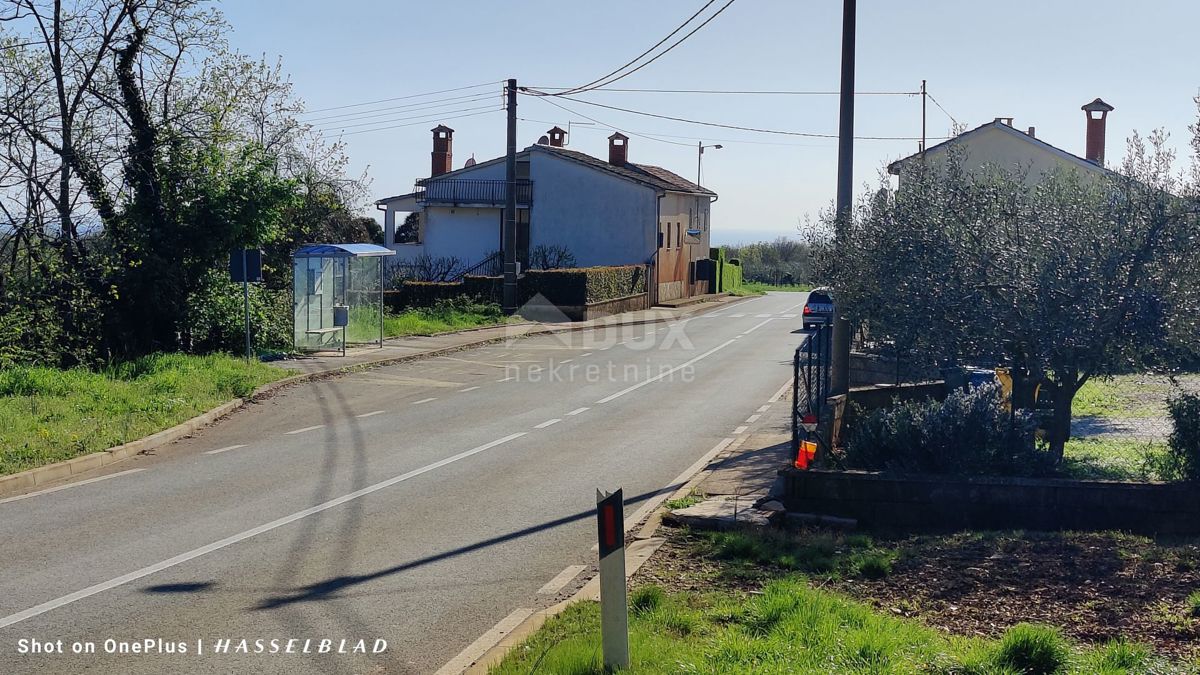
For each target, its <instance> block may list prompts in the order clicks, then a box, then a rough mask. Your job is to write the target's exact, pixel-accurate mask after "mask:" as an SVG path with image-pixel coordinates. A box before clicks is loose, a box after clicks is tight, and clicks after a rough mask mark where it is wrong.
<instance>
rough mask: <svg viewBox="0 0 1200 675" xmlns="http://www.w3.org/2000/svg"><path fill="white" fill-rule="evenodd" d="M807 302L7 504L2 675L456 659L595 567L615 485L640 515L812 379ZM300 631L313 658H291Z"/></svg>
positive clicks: (313, 393)
mask: <svg viewBox="0 0 1200 675" xmlns="http://www.w3.org/2000/svg"><path fill="white" fill-rule="evenodd" d="M803 300H804V296H803V295H801V294H788V293H784V294H772V295H769V296H766V297H761V298H756V299H752V300H748V301H744V302H740V303H735V304H733V305H730V306H728V307H725V308H723V309H721V310H720V311H717V312H713V313H709V314H704V315H700V316H697V317H694V318H691V319H689V320H687V321H684V322H679V323H676V324H669V325H664V324H657V325H648V326H639V327H626V328H624V329H623V330H621V331H616V330H614V329H609V330H608V331H607V332H600V331H586V332H577V333H568V334H563V335H554V336H540V337H536V338H529V339H523V340H515V341H513V342H512V343H510V344H506V345H496V346H492V347H487V348H479V349H474V350H469V351H463V352H460V353H457V354H453V355H450V356H446V357H440V358H435V359H429V360H426V361H420V362H416V363H409V364H403V365H398V366H393V367H386V368H379V369H375V370H371V371H367V372H362V373H358V374H354V375H348V376H343V377H339V378H335V379H330V380H326V381H322V382H318V383H315V384H309V385H303V386H298V387H295V388H292V389H289V390H287V391H285V392H283V393H281V394H279V395H276V396H274V397H272V398H271V399H269V400H268V401H265V402H262V403H259V404H254V405H251V406H248V407H247V408H245V409H243V410H242V411H240V412H238V413H235V414H234V415H232V416H231V417H230V418H228V419H226V420H225V421H223V422H222V423H220V424H218V425H216V426H214V427H212V428H209V429H207V430H205V431H204V432H203V433H201V434H199V435H198V436H196V437H193V438H190V439H186V440H184V441H180V442H178V443H175V444H174V445H172V446H169V447H168V448H164V449H162V450H160V451H159V452H158V453H156V454H155V455H154V456H151V457H140V458H138V459H136V460H131V461H128V462H122V463H119V464H117V465H116V466H114V467H111V468H110V469H109V470H108V471H106V472H103V473H97V474H94V475H93V476H84V478H89V479H90V478H102V480H95V481H94V482H85V483H81V484H77V485H72V486H70V487H67V488H65V489H59V490H57V491H43V492H38V493H33V494H31V495H27V496H21V497H17V498H9V499H2V500H0V542H2V544H0V673H26V672H29V673H33V672H37V673H57V672H63V673H67V672H69V673H79V672H98V673H108V672H121V673H164V672H187V673H192V672H196V673H208V672H214V673H216V672H222V673H223V672H234V671H238V672H241V671H247V670H254V671H256V672H279V673H283V672H289V673H290V672H329V673H335V672H336V673H340V672H416V673H427V672H432V671H434V670H436V669H437V668H438V667H439V666H441V665H442V664H443V663H445V662H446V661H447V660H448V659H450V658H452V657H453V656H454V655H455V654H457V653H458V652H459V651H460V650H461V649H463V648H464V647H465V646H467V645H468V644H470V643H471V642H472V641H473V640H475V639H476V638H477V637H479V635H480V634H482V633H483V632H484V631H486V630H488V629H489V628H491V627H492V626H493V625H494V624H495V623H496V622H497V621H499V620H501V619H502V618H504V617H505V616H507V615H509V614H510V612H512V611H513V609H514V608H517V607H533V606H538V605H539V603H541V604H546V603H548V602H549V601H550V600H551V599H553V597H554V592H555V591H556V590H558V587H559V586H562V585H563V584H569V583H570V581H571V579H570V577H571V574H570V572H569V571H567V572H564V568H568V567H571V566H574V567H572V569H576V570H577V569H579V568H580V567H582V566H586V565H588V564H590V563H593V562H594V559H595V553H594V552H593V550H592V548H591V547H592V544H593V543H594V540H595V524H594V520H593V517H594V516H593V512H594V507H595V490H596V488H605V489H613V488H616V487H623V488H624V491H625V496H626V500H627V505H626V513H627V516H628V515H629V514H632V513H633V512H634V511H636V510H637V509H638V507H639V506H640V505H641V504H643V503H645V501H646V500H647V499H648V498H649V497H651V496H652V495H654V494H655V493H656V492H658V491H660V490H662V489H663V488H664V486H667V485H669V484H670V483H671V482H672V481H674V480H675V479H676V478H677V477H678V476H679V474H680V473H681V472H683V471H684V470H685V469H687V468H688V467H689V466H691V465H692V464H694V463H695V462H696V460H697V459H698V458H700V457H701V456H702V455H704V454H705V453H706V452H707V451H709V450H710V449H711V448H713V447H714V446H715V445H716V444H718V443H719V442H721V440H722V439H724V438H728V437H730V436H731V435H733V434H735V433H741V432H744V431H745V428H744V427H746V426H747V420H748V419H751V418H752V417H753V415H754V414H755V413H756V411H758V410H759V409H760V407H762V406H763V405H764V404H765V403H766V402H767V401H768V399H770V398H771V396H772V395H773V394H774V393H775V392H776V391H777V390H779V389H780V387H781V386H782V385H784V384H785V383H786V382H787V380H788V378H789V377H790V375H791V366H790V355H791V352H792V350H793V349H794V348H795V346H796V344H797V343H798V342H799V335H798V333H796V331H798V329H799V327H800V322H799V320H798V319H797V316H798V313H799V311H800V303H802V302H803ZM751 424H752V423H751ZM556 577H557V581H555V582H554V583H549V584H548V582H551V580H552V579H555V578H556ZM568 588H569V585H568ZM539 590H542V591H544V592H542V593H539ZM147 639H149V640H152V641H154V642H153V643H152V644H150V645H149V651H150V653H133V652H132V650H133V647H132V646H130V645H132V644H136V645H139V646H141V647H143V648H145V647H146V646H147V645H146V643H144V642H143V641H144V640H147ZM289 639H294V640H297V642H294V643H292V645H291V647H292V649H293V650H296V651H301V650H303V648H304V646H305V644H304V641H305V640H311V642H309V643H308V649H309V650H310V653H308V654H303V653H299V654H290V655H289V654H282V653H275V654H272V653H270V652H271V651H272V644H271V642H270V641H271V640H277V641H278V642H277V643H276V644H277V648H278V649H279V650H281V651H282V650H285V649H286V648H287V646H288V643H287V641H288V640H289ZM29 640H37V641H39V642H40V643H46V642H50V643H51V647H54V648H57V647H58V645H59V644H60V643H59V641H61V649H62V650H63V651H64V652H65V653H63V654H59V653H50V654H46V653H42V654H34V653H25V654H22V653H20V652H21V651H22V649H24V650H26V651H31V650H32V649H33V645H32V643H31V642H29ZM219 640H227V641H230V642H227V643H224V644H225V649H224V652H222V653H214V650H217V649H218V648H219V647H220V646H221V643H219V642H218V641H219ZM242 640H246V641H247V642H246V643H245V648H246V649H247V650H248V652H249V653H245V652H243V651H241V649H240V647H241V646H242V642H241V641H242ZM255 640H262V641H263V642H262V645H261V649H262V650H263V653H261V654H258V653H255V651H256V644H255V642H254V641H255ZM321 640H330V641H331V642H330V643H329V648H330V649H332V650H333V651H334V652H336V651H337V650H338V648H339V646H342V648H344V649H346V650H352V649H353V648H354V647H355V646H357V645H358V641H359V640H363V641H364V643H363V644H364V645H365V647H366V649H367V650H368V652H370V651H371V650H373V649H374V648H375V647H376V644H377V643H376V640H385V641H386V643H387V648H386V650H385V651H383V652H382V653H380V654H371V653H368V654H361V653H358V654H355V653H349V654H337V653H325V654H322V653H319V650H320V649H321ZM342 640H347V642H346V643H344V645H343V643H341V641H342ZM160 641H161V642H160ZM200 641H202V642H200ZM89 643H90V645H91V648H94V650H95V652H94V653H91V654H86V653H85V654H73V653H72V651H73V648H78V649H82V650H87V649H89ZM122 645H123V646H122ZM43 646H44V645H43ZM180 646H182V647H183V648H186V650H187V651H186V653H182V654H181V653H178V652H179V648H180ZM111 649H117V650H121V649H125V650H128V651H127V653H124V654H120V653H118V654H108V653H106V651H109V650H111ZM200 649H203V653H197V652H198V651H199V650H200ZM170 652H174V653H170Z"/></svg>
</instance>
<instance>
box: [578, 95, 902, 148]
mask: <svg viewBox="0 0 1200 675" xmlns="http://www.w3.org/2000/svg"><path fill="white" fill-rule="evenodd" d="M563 98H566V100H568V101H573V102H575V103H583V104H585V105H590V106H596V107H598V108H606V109H608V110H616V111H619V112H625V113H630V114H633V115H643V116H645V117H654V118H657V119H663V120H670V121H672V122H683V123H685V124H698V125H701V126H706V127H717V128H721V129H733V130H736V131H751V132H754V133H760V134H778V135H781V136H800V137H804V138H837V137H838V135H837V134H816V133H808V132H803V131H782V130H779V129H762V128H758V127H746V126H740V125H736V124H721V123H719V122H704V121H701V120H693V119H687V118H685V117H674V116H671V115H659V114H657V113H649V112H643V111H641V110H633V109H630V108H622V107H619V106H614V105H605V104H603V103H595V102H593V101H585V100H583V99H578V98H569V97H563ZM564 110H565V108H564ZM854 138H855V140H860V141H917V140H921V139H920V137H919V136H855V137H854Z"/></svg>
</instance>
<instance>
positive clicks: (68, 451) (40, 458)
mask: <svg viewBox="0 0 1200 675" xmlns="http://www.w3.org/2000/svg"><path fill="white" fill-rule="evenodd" d="M289 374H290V373H289V371H286V370H283V369H280V368H275V367H272V366H268V365H266V364H263V363H258V362H251V363H247V362H245V361H243V360H242V359H239V358H234V357H231V356H226V355H208V356H192V355H187V354H155V355H152V356H146V357H142V358H139V359H136V360H133V361H127V362H124V363H120V364H116V365H113V366H110V367H108V368H106V369H104V370H102V371H90V370H84V369H71V370H59V369H56V368H44V367H25V366H18V367H15V368H7V369H5V370H3V371H0V475H6V474H10V473H16V472H18V471H24V470H26V469H32V468H34V467H37V466H42V465H45V464H50V463H53V462H59V461H62V460H66V459H71V458H72V457H77V456H79V455H85V454H88V453H92V452H97V451H99V450H105V449H107V448H110V447H113V446H115V445H121V444H122V443H126V442H129V441H132V440H135V439H138V438H142V437H143V436H148V435H150V434H152V433H155V432H158V431H162V430H163V429H166V428H168V427H171V426H174V425H176V424H178V423H180V422H183V421H184V420H187V419H189V418H191V417H195V416H196V415H199V414H200V413H203V412H205V411H207V410H210V409H212V408H214V407H216V406H218V405H220V404H222V403H225V402H226V401H229V400H230V399H233V398H238V397H242V396H246V395H248V394H250V393H251V392H253V391H254V389H255V388H257V387H259V386H260V385H263V384H266V383H267V382H271V381H272V380H277V379H280V378H282V377H285V376H287V375H289Z"/></svg>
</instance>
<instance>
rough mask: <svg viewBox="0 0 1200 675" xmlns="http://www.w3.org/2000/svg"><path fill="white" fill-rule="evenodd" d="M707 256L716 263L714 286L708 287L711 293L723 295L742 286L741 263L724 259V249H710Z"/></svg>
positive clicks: (736, 260)
mask: <svg viewBox="0 0 1200 675" xmlns="http://www.w3.org/2000/svg"><path fill="white" fill-rule="evenodd" d="M708 255H709V257H710V258H712V260H713V261H715V263H716V276H717V279H716V284H715V285H710V287H709V291H710V292H712V293H724V292H728V291H731V290H733V289H735V288H737V287H738V286H741V285H742V261H740V260H738V259H737V258H734V259H732V260H727V259H726V258H725V248H724V247H721V248H710V249H709V250H708Z"/></svg>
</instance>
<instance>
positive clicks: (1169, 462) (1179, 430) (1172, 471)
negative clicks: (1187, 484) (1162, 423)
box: [1157, 393, 1200, 480]
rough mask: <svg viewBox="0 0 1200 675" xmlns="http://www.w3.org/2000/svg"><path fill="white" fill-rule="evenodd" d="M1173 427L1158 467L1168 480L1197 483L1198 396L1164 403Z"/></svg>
mask: <svg viewBox="0 0 1200 675" xmlns="http://www.w3.org/2000/svg"><path fill="white" fill-rule="evenodd" d="M1167 409H1168V410H1169V411H1170V413H1171V421H1172V422H1173V423H1174V426H1175V428H1174V429H1173V430H1172V431H1171V436H1170V437H1169V438H1168V439H1167V451H1166V453H1165V454H1164V455H1162V456H1161V457H1159V459H1158V462H1157V464H1158V465H1159V466H1158V467H1157V468H1158V469H1159V473H1160V474H1161V475H1162V476H1163V477H1164V478H1167V479H1174V480H1200V395H1197V394H1186V393H1185V394H1180V395H1179V396H1176V397H1175V398H1172V399H1171V400H1170V401H1168V402H1167Z"/></svg>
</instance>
